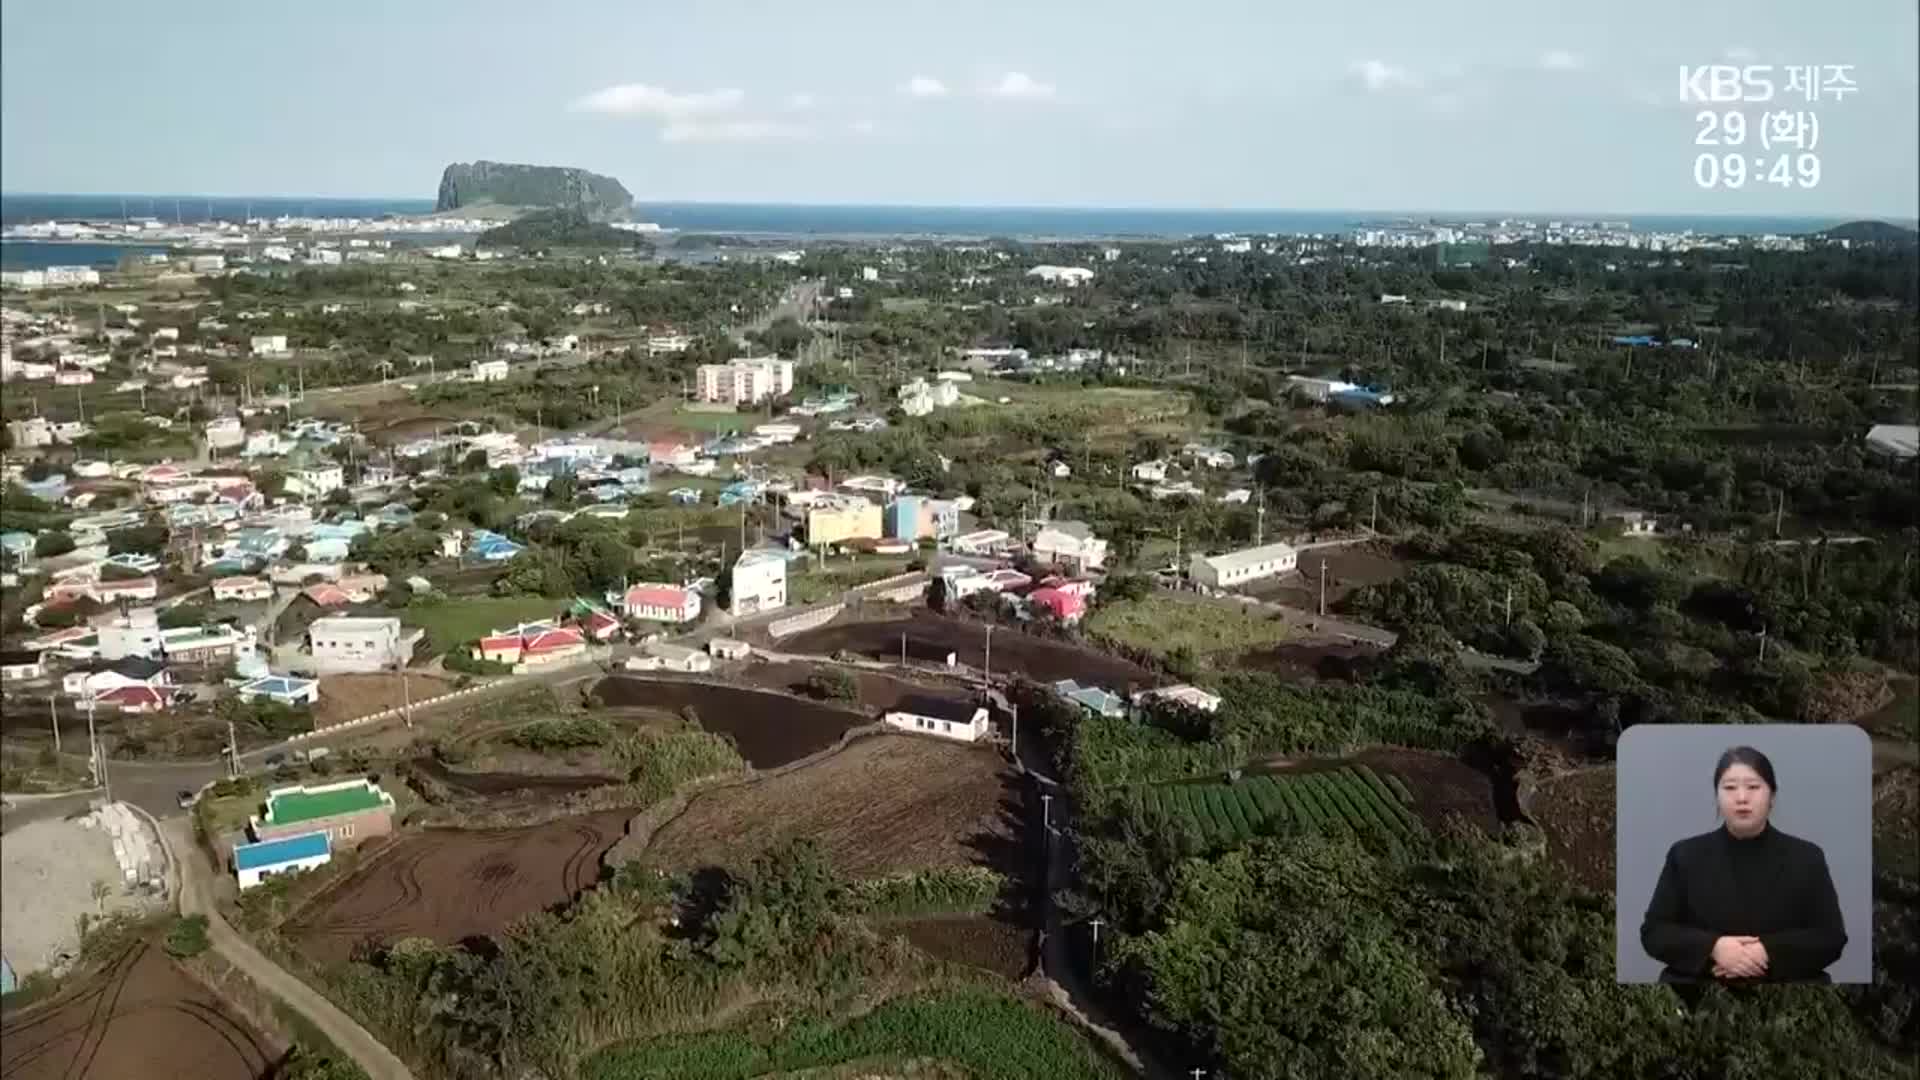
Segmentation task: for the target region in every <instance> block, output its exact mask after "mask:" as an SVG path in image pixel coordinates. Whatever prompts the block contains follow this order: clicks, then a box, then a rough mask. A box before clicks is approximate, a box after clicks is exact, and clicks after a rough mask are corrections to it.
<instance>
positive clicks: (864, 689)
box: [741, 660, 968, 713]
mask: <svg viewBox="0 0 1920 1080" xmlns="http://www.w3.org/2000/svg"><path fill="white" fill-rule="evenodd" d="M821 670H824V669H823V668H822V667H821V666H820V665H817V664H810V663H804V664H803V663H792V662H785V661H783V662H779V663H766V662H762V661H758V660H756V661H755V662H754V663H752V664H750V665H748V666H747V668H746V669H745V670H744V671H742V672H741V677H742V678H744V679H745V680H746V681H748V682H750V683H752V684H753V685H755V686H764V687H766V688H767V689H769V690H780V691H784V692H786V693H789V694H799V695H801V696H802V697H805V696H806V695H807V692H808V691H807V679H808V677H810V676H812V675H813V674H815V673H816V672H819V671H821ZM838 670H841V671H844V672H846V673H847V674H848V675H850V676H852V678H853V681H854V684H855V685H857V686H858V687H859V688H860V699H859V704H860V709H861V710H862V711H863V712H867V713H878V712H881V711H883V710H886V709H891V708H893V707H894V706H896V705H898V704H900V703H901V702H902V701H905V700H907V699H909V698H927V697H940V698H947V699H949V700H953V701H964V700H967V698H968V692H967V691H965V690H963V689H961V688H959V687H956V686H923V685H921V684H919V683H915V682H910V681H908V680H906V679H899V678H895V677H893V676H891V675H883V674H881V673H879V672H877V671H869V670H867V669H865V668H854V667H845V668H839V669H838Z"/></svg>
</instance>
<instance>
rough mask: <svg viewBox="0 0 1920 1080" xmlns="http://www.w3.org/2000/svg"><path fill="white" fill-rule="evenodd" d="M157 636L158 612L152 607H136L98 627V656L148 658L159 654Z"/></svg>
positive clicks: (159, 642)
mask: <svg viewBox="0 0 1920 1080" xmlns="http://www.w3.org/2000/svg"><path fill="white" fill-rule="evenodd" d="M161 640H162V639H161V635H160V616H159V615H158V614H157V613H156V612H155V611H154V610H153V609H152V608H136V609H135V610H133V611H129V612H127V613H126V614H125V615H121V616H119V617H117V618H115V619H114V620H113V621H112V622H109V623H107V624H106V625H105V626H102V627H101V628H100V658H101V659H102V660H123V659H125V658H127V657H129V656H138V657H142V658H144V659H148V660H151V659H154V658H156V657H158V656H159V655H160V651H161V650H160V646H161Z"/></svg>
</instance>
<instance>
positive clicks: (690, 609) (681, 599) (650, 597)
mask: <svg viewBox="0 0 1920 1080" xmlns="http://www.w3.org/2000/svg"><path fill="white" fill-rule="evenodd" d="M620 610H621V613H622V614H624V615H626V616H627V617H628V618H630V619H651V620H653V621H654V622H664V623H689V622H692V621H693V620H695V619H697V618H699V617H700V594H699V593H697V592H694V591H693V590H692V589H685V588H681V587H680V586H678V585H662V584H644V583H643V584H640V585H635V586H633V587H632V588H630V589H628V590H627V591H626V593H625V595H624V596H622V597H621V602H620Z"/></svg>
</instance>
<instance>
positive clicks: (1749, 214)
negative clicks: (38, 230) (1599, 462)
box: [0, 190, 1920, 228]
mask: <svg viewBox="0 0 1920 1080" xmlns="http://www.w3.org/2000/svg"><path fill="white" fill-rule="evenodd" d="M13 198H85V199H142V200H148V201H162V200H168V199H172V200H178V201H182V202H185V201H189V200H201V201H204V200H207V199H227V200H233V199H239V200H246V199H262V200H268V199H271V200H281V201H299V200H313V201H328V202H368V203H379V202H416V203H434V202H436V201H437V197H436V196H430V195H333V194H322V193H315V192H299V193H292V194H285V193H277V192H257V191H255V192H237V193H229V192H205V191H201V192H145V191H30V190H19V191H0V200H6V199H13ZM632 205H634V206H636V207H644V206H697V207H736V206H738V207H748V206H751V207H773V208H779V209H795V210H809V209H848V210H864V209H878V210H967V211H1007V212H1021V211H1045V212H1048V213H1084V214H1109V213H1139V212H1146V213H1156V214H1248V215H1256V214H1276V215H1277V214H1315V215H1344V216H1352V217H1363V218H1369V219H1378V218H1459V219H1474V220H1482V219H1491V220H1497V219H1500V218H1562V219H1571V220H1580V221H1602V220H1605V221H1615V220H1623V219H1629V220H1630V219H1633V218H1686V219H1691V220H1713V219H1721V218H1724V219H1745V220H1752V219H1755V218H1764V219H1774V220H1780V221H1816V220H1836V221H1842V222H1846V221H1881V222H1885V223H1888V224H1895V225H1902V226H1906V227H1910V228H1911V227H1915V226H1916V225H1920V218H1916V217H1913V216H1906V215H1901V214H1898V213H1889V212H1885V211H1854V210H1840V211H1827V210H1815V211H1805V212H1797V213H1783V212H1771V213H1769V212H1764V211H1763V212H1754V211H1720V212H1716V211H1684V210H1680V211H1675V210H1513V209H1486V208H1480V209H1473V210H1447V209H1431V208H1371V209H1369V208H1358V207H1325V208H1322V207H1302V206H1251V205H1248V206H1205V205H1173V204H1153V203H1140V204H1132V205H1123V204H1091V203H1046V202H1031V203H1025V202H1022V203H963V202H889V201H875V200H846V201H811V200H806V201H791V202H790V201H785V200H774V199H766V200H754V199H673V198H662V199H644V198H638V197H636V198H635V199H634V200H633V203H632Z"/></svg>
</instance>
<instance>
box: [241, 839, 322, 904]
mask: <svg viewBox="0 0 1920 1080" xmlns="http://www.w3.org/2000/svg"><path fill="white" fill-rule="evenodd" d="M332 859H333V846H332V842H331V840H330V838H329V837H328V835H327V833H326V832H324V831H318V832H309V833H300V834H298V835H295V836H286V837H280V838H278V839H273V840H263V841H260V842H259V843H253V844H236V845H234V848H233V875H234V877H235V878H237V879H238V881H239V884H240V888H241V890H242V891H245V890H247V889H251V888H254V887H255V886H257V885H260V884H261V883H263V882H265V881H266V879H268V878H270V877H272V876H274V875H275V874H286V873H291V872H293V871H295V870H311V869H313V868H314V867H316V866H325V865H326V864H327V863H328V862H330V861H332Z"/></svg>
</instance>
